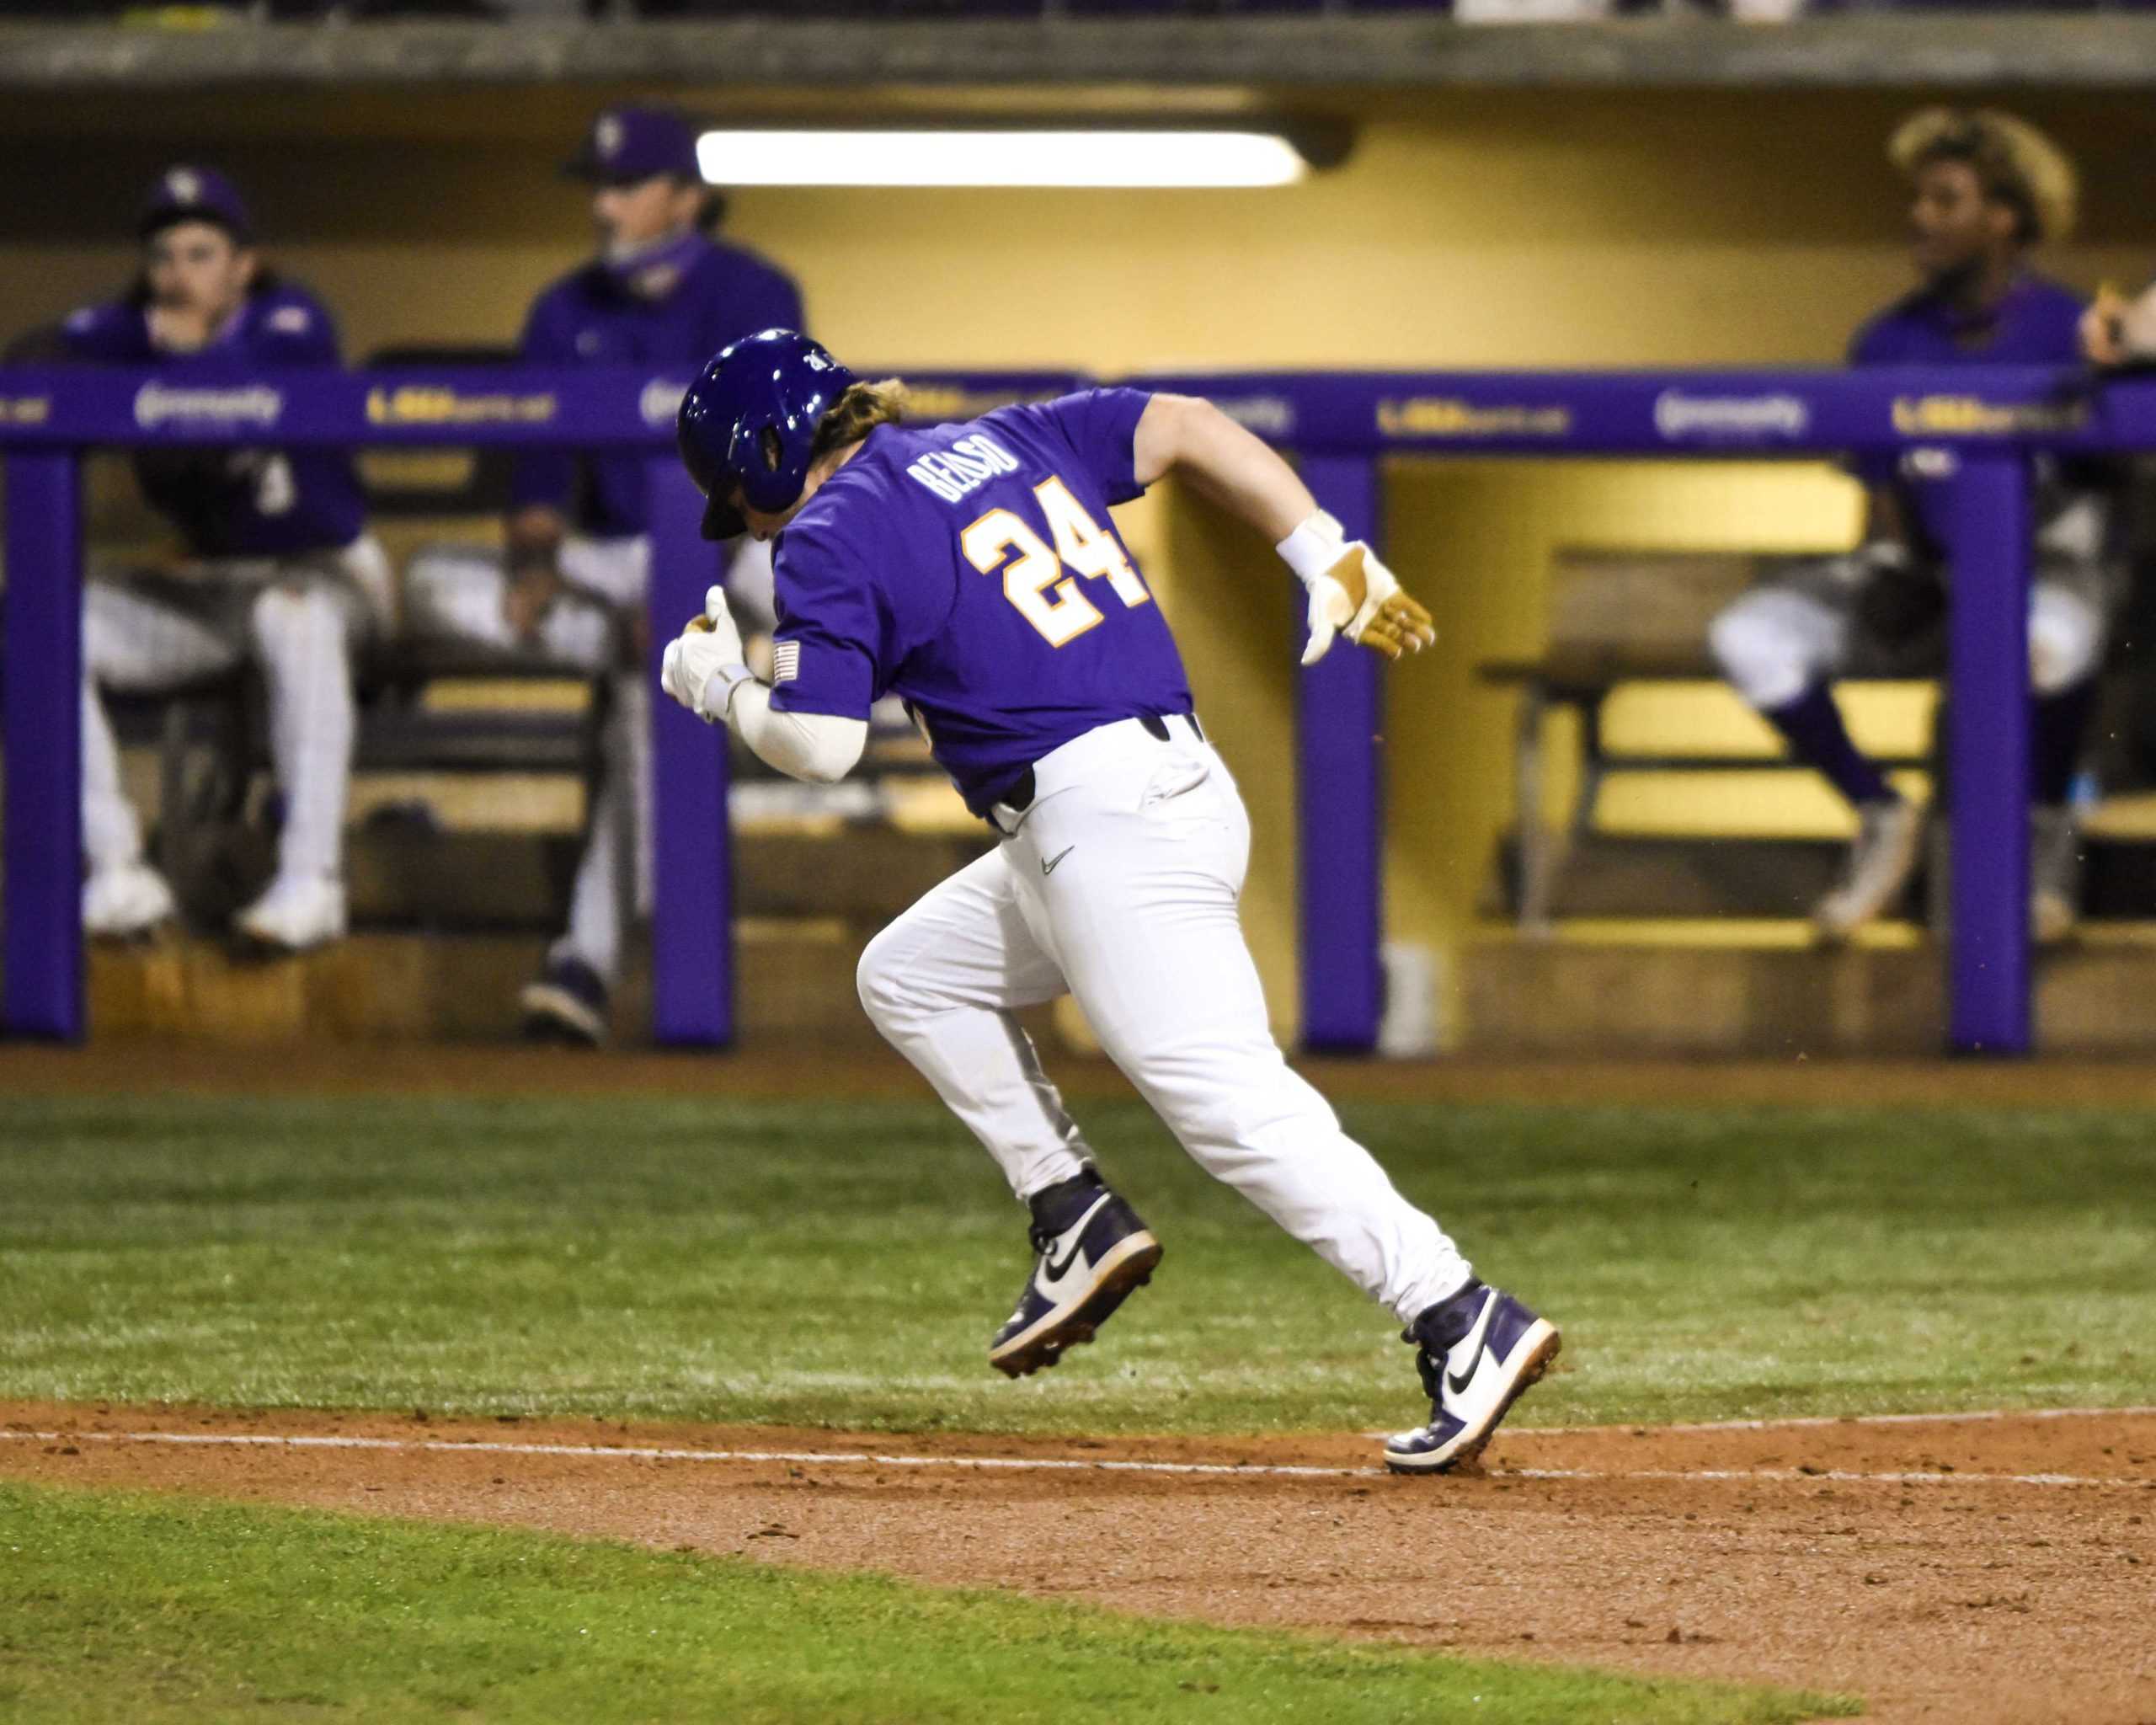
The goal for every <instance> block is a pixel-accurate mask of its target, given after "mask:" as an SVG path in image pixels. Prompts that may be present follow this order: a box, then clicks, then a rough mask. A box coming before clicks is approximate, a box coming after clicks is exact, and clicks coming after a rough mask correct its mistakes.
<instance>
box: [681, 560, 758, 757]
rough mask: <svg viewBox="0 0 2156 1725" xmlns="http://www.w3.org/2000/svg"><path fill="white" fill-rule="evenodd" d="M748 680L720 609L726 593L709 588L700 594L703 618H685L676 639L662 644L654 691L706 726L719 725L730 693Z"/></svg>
mask: <svg viewBox="0 0 2156 1725" xmlns="http://www.w3.org/2000/svg"><path fill="white" fill-rule="evenodd" d="M751 681H755V679H754V676H753V675H752V674H751V673H750V670H749V667H748V665H747V664H746V662H745V661H744V656H743V654H742V651H741V631H740V630H739V629H738V628H735V627H734V613H733V612H732V611H728V609H727V607H726V589H725V588H723V587H712V588H711V589H710V590H707V592H706V593H705V595H704V610H703V615H702V617H691V618H690V619H689V622H688V624H687V626H686V628H683V629H682V631H681V633H680V636H679V637H678V638H676V639H675V640H672V641H670V642H668V643H667V644H666V653H665V655H664V658H663V659H661V660H660V661H659V687H660V688H662V689H664V691H665V692H667V693H668V694H670V695H671V696H672V697H674V698H675V700H676V701H678V702H680V703H681V705H682V706H684V707H686V708H688V709H689V711H690V712H691V713H695V714H696V716H697V717H698V718H702V720H703V721H704V722H705V723H706V724H723V723H724V722H725V718H726V708H727V703H728V702H730V701H731V700H732V699H733V698H734V691H735V690H736V689H738V688H739V687H740V686H741V685H742V684H744V683H746V682H751Z"/></svg>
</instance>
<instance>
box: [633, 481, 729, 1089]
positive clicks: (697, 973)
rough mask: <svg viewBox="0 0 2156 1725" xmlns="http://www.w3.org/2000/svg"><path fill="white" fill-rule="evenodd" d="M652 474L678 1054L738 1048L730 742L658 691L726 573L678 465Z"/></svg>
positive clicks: (656, 905)
mask: <svg viewBox="0 0 2156 1725" xmlns="http://www.w3.org/2000/svg"><path fill="white" fill-rule="evenodd" d="M648 465H649V471H650V474H651V479H650V485H651V491H650V496H651V610H650V618H651V650H650V654H649V658H648V665H647V666H646V674H647V676H648V679H649V683H648V687H649V690H650V696H651V703H652V799H653V809H652V814H653V820H652V825H653V829H654V830H653V843H654V845H655V846H657V854H656V856H655V857H654V859H653V860H654V879H653V905H652V913H651V1033H652V1039H653V1040H654V1041H655V1042H659V1043H660V1044H665V1045H668V1046H670V1047H676V1048H723V1047H724V1046H725V1045H726V1044H728V1043H730V1042H732V1041H733V1040H734V903H733V900H734V859H733V854H732V843H731V837H732V835H731V830H730V828H729V825H728V820H727V813H726V791H727V761H726V746H727V734H726V733H725V731H723V729H717V728H714V727H712V726H710V725H707V724H705V723H704V722H703V721H702V719H700V718H696V717H695V716H694V715H693V714H691V713H687V712H686V711H684V710H683V709H682V708H680V707H678V706H676V705H675V702H673V701H671V700H670V699H669V698H668V697H666V696H664V695H663V694H661V693H660V692H659V659H660V657H661V655H662V654H664V652H665V651H666V644H667V643H668V642H669V641H670V640H672V639H673V638H674V637H675V635H677V634H679V633H680V631H681V626H682V624H684V623H685V622H687V621H688V620H689V619H690V618H691V617H694V616H696V614H697V613H698V612H699V611H702V609H703V608H704V590H705V589H706V588H707V587H709V586H710V585H712V582H714V581H716V580H718V579H719V575H720V572H721V570H722V569H723V568H724V566H725V561H724V557H723V553H721V552H720V551H719V549H718V547H716V546H713V545H711V544H709V543H707V542H706V541H705V539H704V537H703V535H702V531H701V528H702V519H703V499H702V497H700V496H698V495H697V494H696V487H695V486H694V485H693V484H691V483H690V480H689V476H688V474H687V473H686V472H685V471H683V469H682V467H681V463H680V462H679V461H677V460H676V459H675V457H673V456H672V455H671V454H669V455H666V456H664V457H656V458H654V460H653V461H652V462H650V463H649V464H648Z"/></svg>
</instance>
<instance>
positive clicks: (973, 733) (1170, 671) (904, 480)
mask: <svg viewBox="0 0 2156 1725" xmlns="http://www.w3.org/2000/svg"><path fill="white" fill-rule="evenodd" d="M1150 399H1151V398H1150V396H1147V395H1145V394H1143V393H1140V392H1139V391H1137V390H1134V389H1095V390H1087V391H1086V392H1084V393H1081V394H1077V395H1067V396H1065V397H1064V398H1062V399H1061V400H1059V401H1053V402H1049V403H1045V404H1044V405H1041V406H1025V407H1011V408H999V409H996V410H995V412H994V413H991V414H985V415H984V416H983V417H981V418H980V419H973V420H969V421H968V422H966V423H964V424H962V425H938V426H936V427H934V428H932V429H929V430H914V429H912V428H910V427H906V426H899V425H883V426H879V427H878V428H877V429H876V430H873V431H872V432H871V433H870V434H869V435H868V440H867V442H866V443H864V444H863V445H862V447H861V450H860V451H859V452H858V453H857V454H856V455H855V456H854V457H853V458H852V459H851V460H850V461H849V462H846V465H845V466H844V467H841V468H840V469H839V470H838V472H837V473H835V474H833V475H832V476H831V477H830V478H829V479H827V480H826V481H825V483H824V484H823V486H822V487H821V488H820V489H819V490H818V491H817V493H816V494H815V495H814V496H813V497H812V498H810V499H809V502H808V504H807V505H805V506H804V507H803V509H802V510H801V512H800V513H799V514H798V515H796V516H795V517H794V518H793V520H792V522H791V523H790V524H789V525H788V526H787V529H786V531H784V532H783V533H782V534H781V535H780V536H779V538H778V544H777V550H776V557H775V560H774V563H773V568H774V572H775V575H776V588H777V601H778V617H779V624H778V632H777V634H776V638H775V639H774V643H773V650H772V660H773V687H772V691H771V705H772V706H773V707H774V708H776V709H777V710H778V711H780V712H782V713H832V714H835V715H837V716H838V717H840V718H867V717H868V708H869V704H870V702H873V701H875V700H876V699H877V698H878V697H879V696H882V695H883V694H885V693H888V692H897V693H898V694H899V695H900V696H902V697H905V702H906V703H907V705H908V706H909V707H910V708H911V709H912V710H913V713H914V714H915V718H917V719H918V720H919V721H920V723H921V726H922V728H923V729H925V730H926V732H927V734H928V740H929V745H930V747H931V749H932V750H934V752H935V756H936V759H937V761H938V762H939V763H940V764H941V765H942V767H943V768H944V770H945V771H946V772H948V773H949V774H950V775H951V777H953V779H955V780H956V781H957V782H958V790H959V792H960V793H961V794H962V795H963V797H964V798H965V799H966V806H967V807H968V808H969V809H972V810H973V811H974V813H975V814H985V813H986V811H987V809H989V807H990V804H994V803H996V802H998V801H1001V799H1002V798H1003V796H1004V795H1005V793H1007V792H1008V791H1009V790H1010V789H1011V786H1012V785H1013V784H1014V783H1015V782H1017V779H1018V778H1019V777H1021V776H1022V774H1023V772H1024V771H1025V769H1026V768H1027V767H1028V766H1031V765H1032V764H1033V762H1034V761H1038V759H1040V757H1041V756H1043V755H1045V754H1047V753H1048V752H1049V750H1052V749H1054V748H1057V747H1059V745H1062V744H1065V743H1067V742H1069V741H1070V740H1071V739H1072V738H1073V737H1077V736H1081V735H1083V734H1085V733H1086V732H1087V731H1089V730H1091V729H1094V728H1095V727H1096V726H1097V725H1103V724H1110V723H1112V722H1113V721H1114V720H1117V719H1123V718H1142V717H1144V716H1145V715H1146V714H1148V713H1156V714H1167V713H1187V712H1189V711H1190V706H1191V702H1190V685H1189V682H1188V680H1187V678H1186V677H1185V676H1184V675H1183V669H1182V658H1181V656H1180V655H1179V654H1177V651H1176V644H1175V638H1174V637H1173V636H1172V635H1171V634H1170V633H1168V624H1167V619H1166V618H1165V617H1162V616H1161V607H1160V606H1158V605H1156V604H1155V603H1154V602H1153V595H1151V594H1150V592H1149V591H1148V590H1146V587H1145V583H1144V581H1143V580H1141V579H1139V574H1138V572H1137V570H1136V569H1135V568H1134V566H1133V565H1132V563H1131V560H1130V553H1129V550H1128V549H1127V548H1126V547H1124V545H1123V541H1122V539H1121V537H1119V536H1118V534H1117V532H1116V530H1115V525H1114V523H1113V521H1111V520H1110V519H1109V516H1108V506H1109V505H1111V504H1117V503H1127V502H1129V500H1130V499H1132V498H1134V497H1136V496H1137V495H1139V493H1140V492H1142V491H1143V490H1144V489H1145V488H1144V487H1143V486H1142V485H1140V484H1139V483H1138V481H1137V478H1136V477H1135V476H1134V473H1133V472H1132V461H1133V457H1132V452H1131V440H1132V439H1133V437H1134V435H1136V432H1137V428H1138V419H1139V414H1143V413H1144V412H1145V404H1146V403H1147V402H1148V401H1150Z"/></svg>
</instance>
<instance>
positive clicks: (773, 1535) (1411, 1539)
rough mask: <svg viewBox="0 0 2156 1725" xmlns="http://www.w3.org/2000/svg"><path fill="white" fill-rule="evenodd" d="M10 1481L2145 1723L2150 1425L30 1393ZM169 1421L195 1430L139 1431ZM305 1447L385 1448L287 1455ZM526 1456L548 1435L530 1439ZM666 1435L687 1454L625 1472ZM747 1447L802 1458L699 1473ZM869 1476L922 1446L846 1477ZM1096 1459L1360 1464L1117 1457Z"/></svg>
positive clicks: (1885, 1702)
mask: <svg viewBox="0 0 2156 1725" xmlns="http://www.w3.org/2000/svg"><path fill="white" fill-rule="evenodd" d="M0 1432H4V1433H5V1434H6V1437H5V1440H4V1441H0V1471H4V1472H5V1473H7V1474H8V1475H11V1476H15V1477H22V1478H26V1479H34V1480H38V1481H42V1482H48V1483H73V1484H77V1485H84V1486H109V1487H117V1486H127V1487H147V1488H152V1489H158V1490H171V1491H180V1492H189V1493H201V1494H205V1495H211V1496H216V1497H224V1498H241V1499H253V1500H259V1501H270V1502H278V1503H301V1504H307V1505H312V1506H314V1507H318V1508H323V1509H340V1510H347V1511H356V1512H359V1513H362V1514H391V1515H407V1516H423V1517H436V1518H442V1519H451V1520H460V1521H469V1522H481V1523H493V1524H497V1525H517V1526H530V1527H538V1528H546V1529H549V1530H555V1531H558V1532H565V1533H571V1534H580V1535H601V1536H606V1537H611V1538H619V1539H627V1540H632V1541H642V1542H644V1543H647V1544H650V1545H654V1546H661V1547H667V1548H674V1549H691V1550H697V1551H712V1552H723V1553H734V1554H738V1555H741V1556H744V1557H751V1558H754V1559H756V1560H758V1561H761V1562H776V1563H798V1564H803V1565H808V1566H812V1567H818V1568H823V1569H850V1568H870V1569H876V1570H881V1571H884V1572H887V1573H894V1574H897V1575H900V1576H905V1577H908V1578H913V1579H915V1580H920V1581H925V1582H931V1583H963V1584H969V1585H980V1586H990V1587H1000V1588H1010V1589H1017V1590H1019V1591H1022V1592H1025V1593H1029V1594H1039V1595H1043V1596H1054V1597H1059V1598H1070V1599H1085V1600H1087V1601H1090V1602H1091V1603H1094V1604H1097V1605H1106V1606H1110V1607H1113V1608H1115V1609H1118V1610H1129V1611H1134V1612H1139V1613H1145V1614H1148V1615H1159V1616H1181V1617H1190V1618H1198V1619H1203V1620H1207V1621H1214V1622H1220V1623H1235V1624H1261V1625H1267V1626H1289V1627H1296V1628H1304V1629H1310V1630H1318V1631H1326V1632H1335V1633H1340V1634H1346V1635H1353V1636H1366V1637H1383V1638H1385V1639H1389V1640H1393V1641H1399V1642H1408V1643H1412V1644H1416V1645H1420V1646H1429V1647H1443V1648H1460V1649H1464V1650H1473V1651H1476V1652H1484V1653H1500V1654H1505V1655H1508V1656H1512V1657H1517V1658H1530V1659H1545V1660H1552V1661H1562V1662H1566V1663H1577V1664H1593V1665H1598V1666H1604V1667H1610V1668H1620V1669H1632V1670H1638V1671H1643V1672H1650V1673H1655V1674H1663V1675H1673V1676H1688V1677H1720V1678H1728V1679H1732V1680H1753V1681H1774V1682H1780V1683H1784V1684H1788V1685H1797V1686H1802V1687H1806V1688H1812V1689H1826V1690H1843V1691H1846V1692H1849V1693H1854V1694H1856V1695H1859V1696H1862V1697H1864V1699H1865V1701H1867V1702H1868V1703H1869V1706H1870V1717H1874V1718H1877V1719H1881V1720H1887V1721H1914V1720H1924V1721H1950V1720H1951V1721H1955V1722H1999V1725H2005V1722H2009V1721H2011V1722H2015V1725H2035V1722H2057V1725H2066V1722H2073V1725H2147V1722H2150V1721H2156V1648H2153V1647H2152V1639H2151V1636H2150V1633H2149V1630H2150V1626H2151V1625H2152V1623H2156V1414H2151V1413H2091V1414H2075V1415H2067V1416H2041V1415H2013V1416H2008V1417H2004V1418H1977V1419H1967V1418H1964V1419H1922V1420H1916V1419H1912V1420H1892V1421H1884V1422H1855V1421H1841V1422H1835V1423H1824V1424H1801V1423H1797V1424H1785V1425H1773V1426H1764V1427H1741V1426H1731V1427H1712V1428H1671V1429H1646V1428H1617V1429H1612V1428H1593V1429H1572V1430H1534V1429H1523V1430H1518V1431H1508V1432H1507V1433H1505V1434H1502V1435H1501V1437H1500V1439H1499V1440H1498V1442H1497V1444H1496V1445H1493V1446H1492V1450H1491V1451H1490V1453H1489V1455H1488V1456H1487V1457H1486V1464H1487V1466H1486V1471H1483V1472H1481V1473H1480V1474H1478V1475H1475V1476H1467V1477H1450V1478H1446V1479H1441V1480H1428V1479H1422V1480H1411V1479H1396V1478H1393V1477H1389V1476H1387V1475H1385V1474H1384V1473H1383V1472H1381V1471H1374V1470H1373V1468H1372V1461H1373V1458H1374V1454H1375V1446H1374V1445H1373V1444H1372V1442H1371V1441H1370V1440H1369V1439H1366V1438H1358V1437H1341V1438H1337V1439H1331V1438H1328V1439H1282V1438H1263V1439H1256V1438H1254V1439H1219V1438H1214V1439H1121V1440H1118V1441H1115V1442H1113V1443H1109V1442H1100V1441H1093V1440H1084V1439H1064V1440H1048V1439H1034V1440H1027V1439H1009V1438H969V1437H965V1436H956V1435H952V1434H937V1435H933V1436H930V1435H911V1436H897V1435H891V1434H878V1435H873V1436H857V1435H849V1434H841V1433H835V1432H830V1431H804V1430H788V1429H776V1428H771V1427H751V1428H720V1427H709V1426H682V1425H674V1426H638V1427H633V1428H632V1427H629V1426H625V1425H622V1424H618V1423H613V1422H600V1421H589V1420H587V1421H544V1422H542V1421H534V1420H514V1419H498V1420H488V1421H470V1420H448V1419H442V1418H428V1417H425V1416H424V1415H423V1414H419V1413H414V1414H413V1415H410V1416H406V1417H403V1418H385V1417H382V1416H376V1415H361V1414H336V1413H283V1412H280V1413H260V1414H243V1413H228V1412H213V1411H204V1410H193V1409H179V1408H126V1407H95V1408H92V1407H83V1406H40V1405H36V1404H13V1405H7V1406H4V1407H0ZM149 1434H169V1438H170V1439H183V1438H184V1439H189V1441H185V1442H182V1441H177V1440H163V1439H160V1440H155V1441H145V1440H143V1439H145V1438H146V1437H147V1436H148V1435H149ZM291 1438H317V1439H319V1438H329V1439H346V1440H350V1439H359V1440H364V1441H365V1443H366V1446H365V1447H341V1446H337V1445H305V1446H298V1445H290V1444H283V1443H279V1442H276V1441H275V1439H291ZM235 1439H237V1440H243V1441H233V1440H235ZM248 1439H258V1440H259V1439H270V1440H272V1441H269V1442H261V1441H244V1440H248ZM526 1445H529V1446H557V1447H556V1448H555V1450H554V1451H553V1452H552V1453H546V1452H543V1451H542V1452H541V1453H533V1452H532V1450H525V1449H513V1448H510V1447H509V1446H526ZM482 1446H485V1447H482ZM659 1449H671V1450H694V1451H697V1452H700V1453H699V1454H698V1455H694V1456H681V1455H675V1456H659V1455H637V1454H632V1453H626V1452H629V1451H633V1450H659ZM744 1451H749V1452H756V1453H758V1454H760V1455H766V1456H769V1455H771V1454H772V1453H773V1452H789V1453H791V1454H793V1455H795V1457H796V1459H766V1460H756V1459H750V1458H749V1457H747V1456H744V1455H740V1454H739V1453H736V1454H734V1455H730V1456H723V1455H715V1454H713V1453H712V1452H744ZM799 1455H815V1456H818V1457H825V1458H833V1459H825V1460H813V1461H812V1460H803V1459H798V1456H799ZM849 1456H851V1457H874V1456H883V1457H905V1458H910V1460H909V1461H873V1460H841V1459H836V1458H840V1457H849ZM969 1460H970V1461H975V1462H979V1461H982V1460H990V1461H1017V1462H1033V1463H1038V1462H1042V1461H1076V1462H1079V1463H1081V1464H1084V1465H1082V1466H1077V1467H1049V1468H1042V1467H1038V1466H1033V1467H1028V1466H994V1467H980V1466H972V1467H969V1466H963V1465H962V1464H963V1463H964V1462H965V1461H969ZM1111 1461H1123V1462H1139V1463H1167V1464H1193V1463H1195V1464H1199V1465H1212V1466H1228V1467H1233V1468H1237V1469H1242V1470H1256V1469H1261V1468H1281V1467H1303V1468H1313V1469H1322V1470H1339V1471H1326V1472H1319V1473H1314V1474H1282V1473H1267V1472H1261V1471H1237V1472H1228V1473H1222V1472H1197V1473H1192V1472H1170V1471H1159V1472H1154V1471H1144V1470H1142V1469H1123V1468H1104V1467H1102V1466H1099V1465H1098V1464H1100V1463H1102V1462H1111ZM917 1463H926V1464H927V1465H915V1464H917ZM1552 1476H1556V1477H1552Z"/></svg>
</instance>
